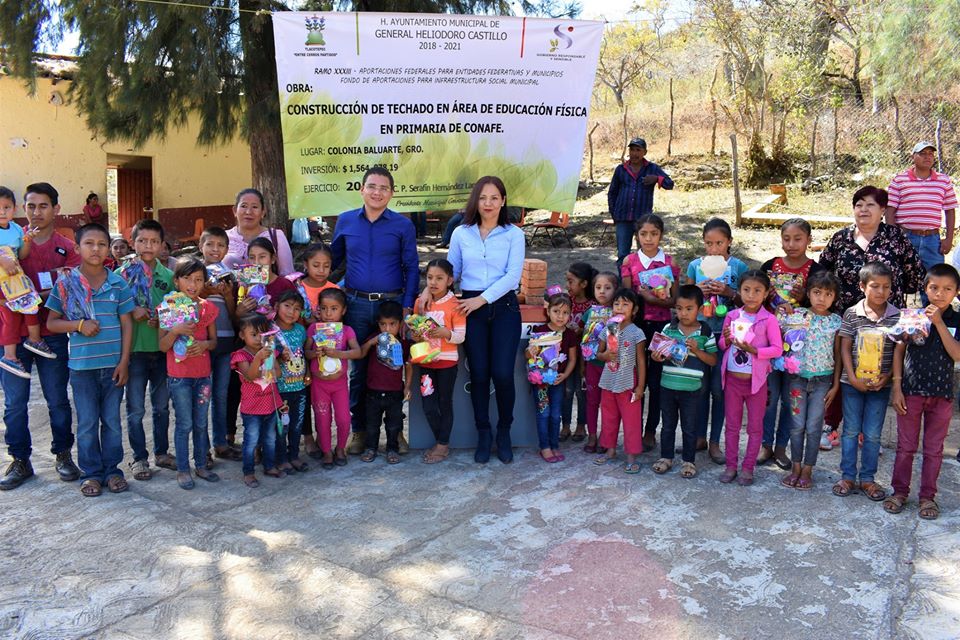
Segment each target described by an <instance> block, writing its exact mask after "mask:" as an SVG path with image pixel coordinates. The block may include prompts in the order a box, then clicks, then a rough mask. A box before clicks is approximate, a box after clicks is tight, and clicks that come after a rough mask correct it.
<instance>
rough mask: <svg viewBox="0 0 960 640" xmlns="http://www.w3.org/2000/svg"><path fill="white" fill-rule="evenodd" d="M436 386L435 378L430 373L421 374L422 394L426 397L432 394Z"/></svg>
mask: <svg viewBox="0 0 960 640" xmlns="http://www.w3.org/2000/svg"><path fill="white" fill-rule="evenodd" d="M434 391H436V388H435V387H434V386H433V378H432V377H431V376H430V374H429V373H425V374H423V375H421V376H420V396H421V397H424V398H426V397H427V396H432V395H433V392H434Z"/></svg>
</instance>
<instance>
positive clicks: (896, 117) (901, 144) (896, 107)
mask: <svg viewBox="0 0 960 640" xmlns="http://www.w3.org/2000/svg"><path fill="white" fill-rule="evenodd" d="M890 102H891V103H893V130H894V131H895V132H896V133H897V150H898V151H899V152H900V155H901V156H903V155H904V154H905V153H906V152H907V142H906V140H905V139H904V137H903V129H901V128H900V103H899V102H898V101H897V97H896V96H890Z"/></svg>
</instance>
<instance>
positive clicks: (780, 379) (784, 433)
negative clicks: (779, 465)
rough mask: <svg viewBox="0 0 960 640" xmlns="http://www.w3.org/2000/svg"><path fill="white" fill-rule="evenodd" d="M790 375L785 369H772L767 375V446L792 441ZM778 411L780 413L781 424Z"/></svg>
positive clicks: (785, 444) (765, 425) (764, 417)
mask: <svg viewBox="0 0 960 640" xmlns="http://www.w3.org/2000/svg"><path fill="white" fill-rule="evenodd" d="M790 377H791V376H789V375H787V374H786V373H784V372H783V371H771V372H770V375H769V376H768V377H767V390H768V396H767V411H766V413H764V414H763V446H765V447H773V446H777V447H786V446H787V442H789V441H790V425H791V421H790ZM778 409H779V411H778ZM777 413H779V414H780V424H779V425H778V424H777Z"/></svg>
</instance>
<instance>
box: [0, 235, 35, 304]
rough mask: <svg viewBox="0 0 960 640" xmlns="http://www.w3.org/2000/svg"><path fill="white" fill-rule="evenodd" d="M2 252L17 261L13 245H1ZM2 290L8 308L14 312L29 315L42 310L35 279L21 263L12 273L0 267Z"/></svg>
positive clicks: (0, 286) (0, 289) (0, 250)
mask: <svg viewBox="0 0 960 640" xmlns="http://www.w3.org/2000/svg"><path fill="white" fill-rule="evenodd" d="M0 253H2V255H4V256H5V257H7V258H9V259H11V260H13V261H14V262H16V261H17V256H16V254H14V252H13V249H12V248H11V247H0ZM0 291H2V292H3V297H4V298H6V305H7V308H8V309H10V310H11V311H13V312H14V313H23V314H27V315H31V316H32V315H36V313H37V312H38V311H39V310H40V305H41V304H43V300H42V299H41V298H40V295H39V294H38V293H37V290H36V288H34V286H33V281H31V280H30V278H28V277H27V276H26V274H24V273H23V269H21V268H20V263H19V262H18V263H17V272H16V273H15V274H13V275H10V274H9V273H7V272H6V270H5V269H0Z"/></svg>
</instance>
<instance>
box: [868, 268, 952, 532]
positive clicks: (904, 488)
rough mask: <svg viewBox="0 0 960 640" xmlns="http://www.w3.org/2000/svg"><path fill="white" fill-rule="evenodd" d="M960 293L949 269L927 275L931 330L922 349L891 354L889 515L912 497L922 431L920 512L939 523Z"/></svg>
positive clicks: (909, 346)
mask: <svg viewBox="0 0 960 640" xmlns="http://www.w3.org/2000/svg"><path fill="white" fill-rule="evenodd" d="M958 288H960V274H958V273H957V270H956V269H954V268H953V267H952V266H950V265H948V264H935V265H933V266H931V267H930V268H929V269H928V270H927V277H926V281H925V282H924V284H923V290H924V292H925V293H926V294H927V298H928V300H929V301H930V304H929V305H927V307H926V309H924V314H925V315H926V317H927V318H929V320H930V322H931V324H932V327H931V331H930V335H929V336H927V337H926V339H925V340H924V342H923V344H916V343H915V342H902V343H900V344H898V345H897V346H896V348H895V349H894V354H893V408H894V410H895V411H896V412H897V456H896V458H895V459H894V462H893V482H892V484H893V495H891V496H890V497H889V498H887V499H886V500H884V502H883V508H884V509H885V510H886V511H887V513H900V512H901V511H903V508H904V505H905V504H906V502H907V498H908V497H909V495H910V479H911V475H912V473H913V458H914V456H915V455H916V453H917V444H918V442H919V441H920V430H921V421H922V429H923V466H922V467H921V470H920V510H919V515H920V517H921V518H923V519H924V520H935V519H936V518H938V517H940V506H939V505H938V504H937V502H936V500H935V498H936V496H937V478H938V477H939V475H940V465H941V464H942V462H943V441H944V439H945V438H946V436H947V429H948V427H949V426H950V417H951V415H952V414H953V398H955V397H956V389H955V388H954V384H953V367H954V363H955V362H957V361H960V342H958V335H957V333H958V329H960V313H957V312H956V311H954V310H953V307H952V306H951V304H950V303H951V302H952V301H953V299H954V298H956V297H957V290H958Z"/></svg>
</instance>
